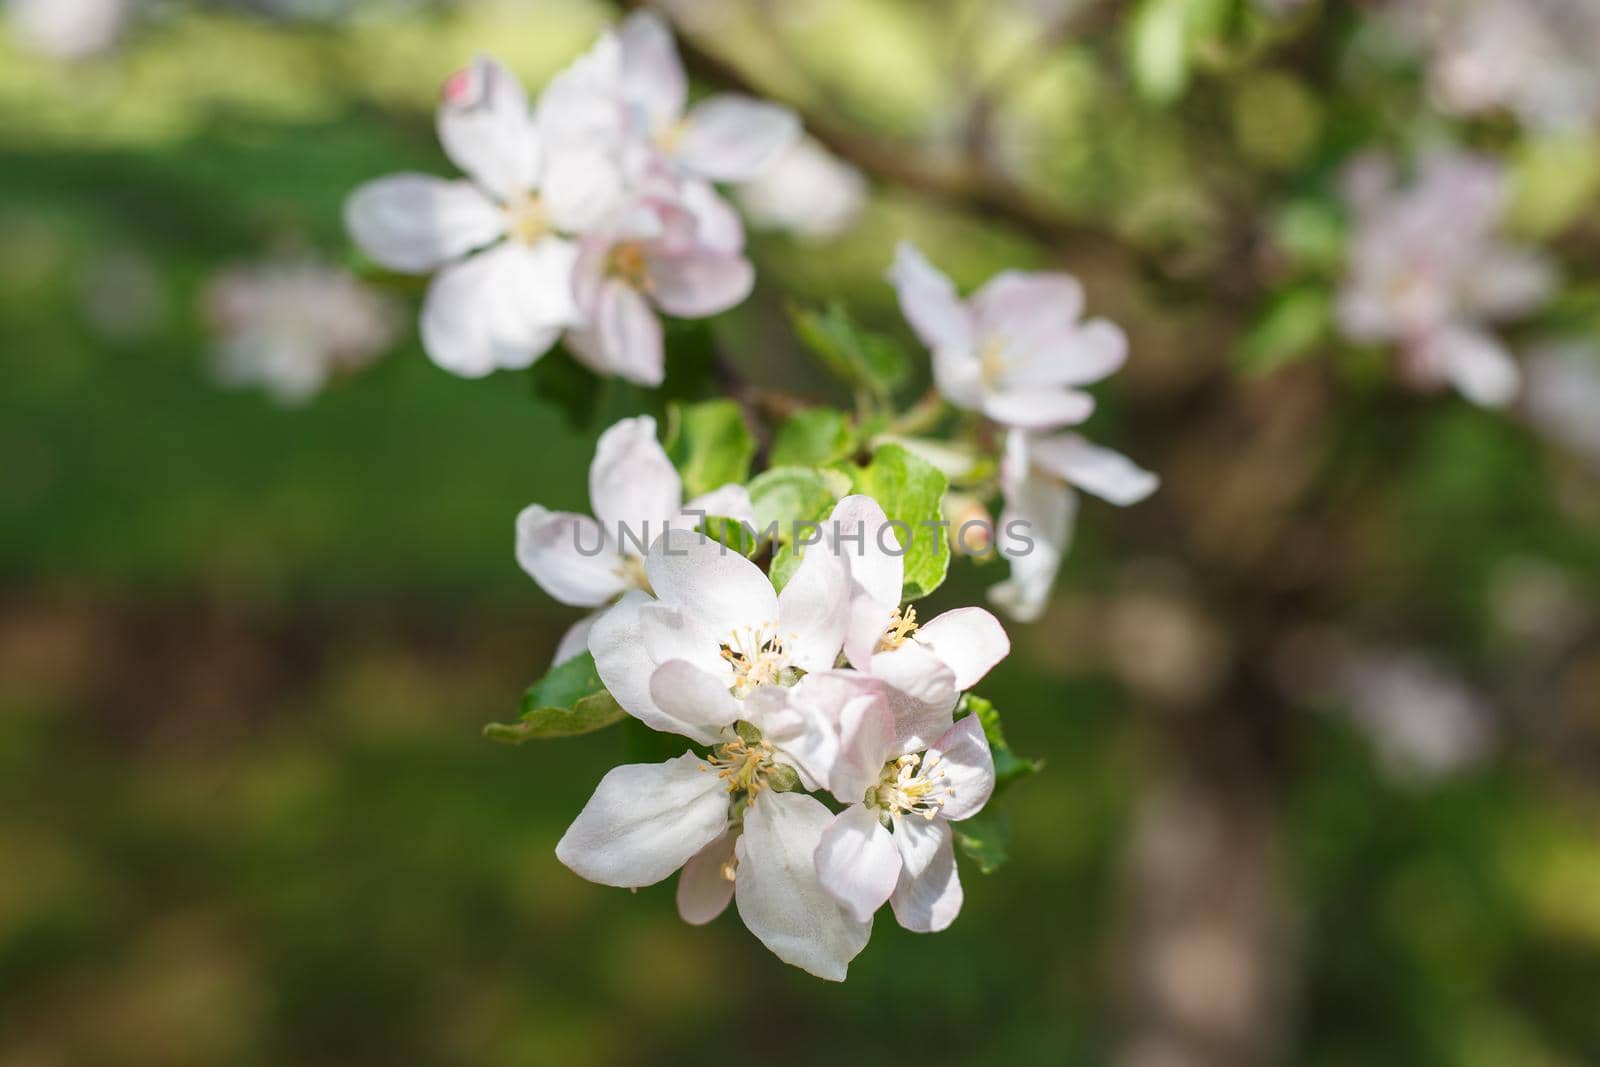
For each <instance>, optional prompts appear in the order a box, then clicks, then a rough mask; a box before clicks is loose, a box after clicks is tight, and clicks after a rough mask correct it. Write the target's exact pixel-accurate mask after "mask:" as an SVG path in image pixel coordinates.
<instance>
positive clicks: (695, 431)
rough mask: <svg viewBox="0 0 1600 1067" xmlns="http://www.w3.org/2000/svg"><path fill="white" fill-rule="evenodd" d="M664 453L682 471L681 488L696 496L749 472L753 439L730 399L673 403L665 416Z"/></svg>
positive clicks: (737, 480) (740, 479)
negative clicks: (697, 402)
mask: <svg viewBox="0 0 1600 1067" xmlns="http://www.w3.org/2000/svg"><path fill="white" fill-rule="evenodd" d="M668 425H669V428H668V431H667V446H666V447H667V455H669V456H671V457H672V462H673V464H674V465H675V466H677V468H678V471H679V473H681V474H682V475H683V491H684V495H685V496H688V497H697V496H700V495H702V494H705V493H709V492H711V491H712V490H713V489H720V488H721V487H722V486H724V485H730V484H732V485H738V484H742V483H743V482H744V480H745V479H746V478H748V477H749V476H750V461H751V460H752V459H754V458H755V455H756V440H755V438H754V437H753V436H751V434H750V429H749V427H747V426H745V424H744V414H743V412H741V411H740V410H739V405H738V404H737V403H735V402H734V401H732V400H708V401H706V402H705V403H702V404H690V405H687V406H683V407H673V408H672V409H671V414H670V415H669V417H668Z"/></svg>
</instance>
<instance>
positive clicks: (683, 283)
mask: <svg viewBox="0 0 1600 1067" xmlns="http://www.w3.org/2000/svg"><path fill="white" fill-rule="evenodd" d="M714 227H715V223H712V224H710V225H702V223H701V218H700V217H699V216H697V215H696V214H695V213H694V212H693V211H692V210H690V208H689V207H687V206H685V205H684V204H682V203H679V202H674V201H673V200H669V199H651V200H645V201H643V202H641V203H640V204H638V205H637V206H636V207H635V208H634V209H633V210H631V211H628V212H626V213H625V214H623V215H622V216H621V217H620V218H618V219H617V220H616V221H615V222H614V223H613V224H611V225H610V226H608V227H607V228H606V229H604V230H601V231H597V232H595V233H592V234H590V235H589V236H587V237H585V238H584V239H583V241H582V243H581V245H580V248H581V251H580V252H579V254H578V260H577V264H576V268H575V271H574V279H573V289H574V294H575V296H576V299H577V303H578V308H579V311H580V312H581V313H582V315H583V318H584V320H585V323H586V325H584V326H583V327H582V328H579V329H575V330H571V331H569V332H568V334H567V343H568V347H569V348H570V349H571V350H572V353H573V355H575V356H576V357H577V358H578V359H580V360H581V361H583V362H584V363H586V364H588V365H589V366H590V367H591V368H593V369H594V370H596V371H599V372H601V373H604V374H614V375H616V376H618V377H621V378H626V379H628V380H629V381H634V382H638V383H640V384H641V385H652V386H654V385H660V384H661V381H662V378H663V375H664V371H665V365H666V364H665V352H664V350H663V347H662V339H661V323H660V322H659V321H658V320H657V319H656V314H655V311H654V310H652V307H651V305H654V306H655V307H657V308H660V309H661V310H662V311H665V312H666V313H667V314H669V315H676V316H678V317H679V318H689V319H696V318H704V317H706V316H708V315H715V314H717V313H718V312H721V311H726V310H727V309H728V308H731V307H733V306H734V305H735V304H738V303H739V302H741V301H742V300H744V298H745V297H746V296H748V295H749V294H750V289H751V287H752V286H753V285H754V283H755V270H754V268H752V267H751V266H750V261H749V260H748V259H746V258H745V257H744V255H743V254H742V252H741V250H740V248H737V247H734V248H728V247H726V246H721V247H719V246H717V245H715V244H711V243H708V240H707V234H708V233H714ZM739 236H740V238H741V239H742V236H743V235H742V233H741V234H740V235H739Z"/></svg>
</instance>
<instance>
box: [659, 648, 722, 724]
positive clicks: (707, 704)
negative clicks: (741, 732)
mask: <svg viewBox="0 0 1600 1067" xmlns="http://www.w3.org/2000/svg"><path fill="white" fill-rule="evenodd" d="M650 699H652V700H654V701H655V704H656V707H658V708H660V709H661V710H662V712H664V713H665V714H667V715H668V716H670V717H671V718H672V719H673V720H675V721H676V722H677V723H679V724H681V725H679V726H678V727H676V728H674V729H673V733H678V734H683V735H684V736H685V737H688V736H691V734H690V731H693V732H694V733H696V734H699V735H701V736H705V735H707V734H709V735H712V736H715V735H716V734H718V733H719V732H720V731H721V730H722V728H723V727H724V726H732V725H733V724H734V723H735V722H737V721H738V720H739V701H737V700H735V699H734V696H733V694H732V693H730V692H728V686H727V676H726V674H725V673H724V674H721V675H717V674H711V673H708V672H706V671H703V670H701V669H700V668H699V667H696V666H695V665H694V664H693V663H690V662H689V661H688V660H682V659H674V660H668V661H667V662H666V663H663V664H661V666H659V667H657V668H656V670H655V673H654V674H652V675H651V676H650Z"/></svg>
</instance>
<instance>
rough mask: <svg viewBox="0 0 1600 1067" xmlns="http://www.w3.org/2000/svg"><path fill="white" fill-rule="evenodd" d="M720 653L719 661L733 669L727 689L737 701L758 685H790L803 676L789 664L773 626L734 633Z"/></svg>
mask: <svg viewBox="0 0 1600 1067" xmlns="http://www.w3.org/2000/svg"><path fill="white" fill-rule="evenodd" d="M793 636H794V635H793V634H791V635H790V637H791V638H793ZM721 651H722V658H723V659H724V660H726V661H727V662H728V666H730V667H732V668H733V685H732V686H730V687H729V688H730V689H732V691H733V695H734V696H736V697H738V698H739V699H741V700H743V699H744V698H745V697H747V696H749V695H750V691H751V690H753V689H755V688H756V687H758V686H763V685H793V684H795V683H796V682H798V681H799V680H800V677H801V674H802V673H803V672H801V671H800V669H799V668H797V667H791V666H790V665H789V652H788V649H787V648H786V647H785V644H784V639H783V636H782V635H781V634H779V633H778V632H777V623H773V622H766V623H762V624H761V625H760V626H757V627H756V628H754V629H745V630H734V631H733V632H731V633H730V634H729V635H728V641H727V643H726V644H724V645H722V646H721Z"/></svg>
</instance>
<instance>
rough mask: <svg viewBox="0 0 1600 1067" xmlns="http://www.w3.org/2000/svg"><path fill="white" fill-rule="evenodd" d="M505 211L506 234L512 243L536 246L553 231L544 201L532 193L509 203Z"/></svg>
mask: <svg viewBox="0 0 1600 1067" xmlns="http://www.w3.org/2000/svg"><path fill="white" fill-rule="evenodd" d="M505 211H506V232H507V233H509V234H510V235H511V239H512V240H513V241H518V242H520V243H522V244H525V245H532V244H537V243H538V242H539V241H541V240H542V239H544V238H545V237H548V236H549V235H550V233H551V232H552V231H553V230H554V227H553V226H551V224H550V212H549V211H547V210H546V209H545V206H544V201H542V200H540V199H539V198H538V197H537V196H535V195H534V194H532V193H528V194H526V195H524V196H519V197H517V198H516V199H515V200H512V201H509V202H508V203H507V204H506V207H505Z"/></svg>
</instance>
